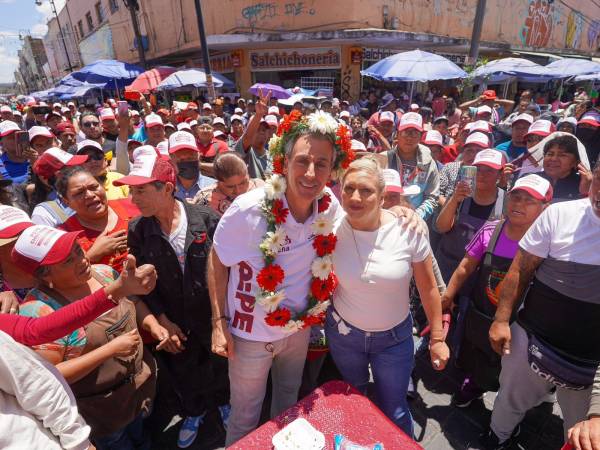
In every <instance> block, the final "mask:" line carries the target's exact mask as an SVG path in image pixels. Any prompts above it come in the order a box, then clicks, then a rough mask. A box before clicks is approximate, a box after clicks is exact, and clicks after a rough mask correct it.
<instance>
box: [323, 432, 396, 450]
mask: <svg viewBox="0 0 600 450" xmlns="http://www.w3.org/2000/svg"><path fill="white" fill-rule="evenodd" d="M334 444H335V445H334V450H385V449H384V447H383V444H379V443H377V444H370V445H367V446H364V445H359V444H357V443H356V442H352V441H351V440H349V439H348V438H347V437H346V436H344V435H343V434H336V435H335V438H334Z"/></svg>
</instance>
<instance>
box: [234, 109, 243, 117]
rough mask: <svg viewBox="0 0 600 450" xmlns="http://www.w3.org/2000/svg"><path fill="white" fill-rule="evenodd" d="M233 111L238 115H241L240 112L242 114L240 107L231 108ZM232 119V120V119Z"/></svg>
mask: <svg viewBox="0 0 600 450" xmlns="http://www.w3.org/2000/svg"><path fill="white" fill-rule="evenodd" d="M233 113H234V114H239V115H242V114H244V110H243V109H242V108H235V109H234V110H233ZM232 120H233V119H232Z"/></svg>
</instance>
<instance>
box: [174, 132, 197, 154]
mask: <svg viewBox="0 0 600 450" xmlns="http://www.w3.org/2000/svg"><path fill="white" fill-rule="evenodd" d="M186 149H187V150H194V151H196V152H198V151H199V150H198V145H197V144H196V138H195V137H194V136H192V134H190V133H187V132H185V131H176V132H175V133H173V134H172V135H171V136H169V153H170V154H171V153H175V152H176V151H179V150H186Z"/></svg>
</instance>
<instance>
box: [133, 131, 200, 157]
mask: <svg viewBox="0 0 600 450" xmlns="http://www.w3.org/2000/svg"><path fill="white" fill-rule="evenodd" d="M186 134H189V133H186ZM156 151H157V152H158V153H159V155H160V156H161V157H163V158H167V159H168V158H169V141H168V140H167V139H165V140H164V141H160V142H159V143H158V144H156ZM134 161H135V159H134Z"/></svg>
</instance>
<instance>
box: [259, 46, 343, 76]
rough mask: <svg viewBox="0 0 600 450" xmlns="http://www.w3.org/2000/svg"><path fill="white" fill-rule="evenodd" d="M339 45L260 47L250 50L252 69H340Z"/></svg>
mask: <svg viewBox="0 0 600 450" xmlns="http://www.w3.org/2000/svg"><path fill="white" fill-rule="evenodd" d="M341 62H342V58H341V50H340V48H339V47H327V48H322V47H320V48H298V49H289V50H288V49H259V50H252V51H250V70H252V71H255V72H260V71H280V70H301V69H339V68H340V67H341Z"/></svg>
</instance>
